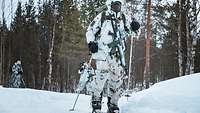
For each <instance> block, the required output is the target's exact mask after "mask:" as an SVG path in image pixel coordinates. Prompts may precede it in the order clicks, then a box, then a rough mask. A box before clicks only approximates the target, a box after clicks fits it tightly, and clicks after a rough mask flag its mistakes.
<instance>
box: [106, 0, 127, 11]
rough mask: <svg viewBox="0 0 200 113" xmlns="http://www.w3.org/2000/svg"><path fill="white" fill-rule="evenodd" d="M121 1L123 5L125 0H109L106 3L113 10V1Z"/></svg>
mask: <svg viewBox="0 0 200 113" xmlns="http://www.w3.org/2000/svg"><path fill="white" fill-rule="evenodd" d="M117 1H118V2H121V4H122V5H123V4H124V0H107V1H106V5H107V8H108V10H111V3H112V2H117Z"/></svg>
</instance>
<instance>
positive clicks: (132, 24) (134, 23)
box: [131, 18, 140, 31]
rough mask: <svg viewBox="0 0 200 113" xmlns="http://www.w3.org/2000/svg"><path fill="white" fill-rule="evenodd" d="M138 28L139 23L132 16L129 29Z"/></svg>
mask: <svg viewBox="0 0 200 113" xmlns="http://www.w3.org/2000/svg"><path fill="white" fill-rule="evenodd" d="M139 28H140V24H139V23H138V22H137V21H136V20H135V19H134V18H133V19H132V22H131V30H132V31H136V30H138V29H139Z"/></svg>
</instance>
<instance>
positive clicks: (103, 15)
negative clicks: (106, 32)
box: [101, 11, 106, 27]
mask: <svg viewBox="0 0 200 113" xmlns="http://www.w3.org/2000/svg"><path fill="white" fill-rule="evenodd" d="M105 19H106V12H105V11H103V12H102V14H101V27H102V25H103V23H104V21H105Z"/></svg>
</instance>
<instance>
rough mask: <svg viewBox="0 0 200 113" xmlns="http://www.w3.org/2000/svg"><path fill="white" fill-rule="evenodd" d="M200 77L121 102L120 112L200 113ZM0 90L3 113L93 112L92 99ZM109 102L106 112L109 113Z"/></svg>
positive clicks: (171, 82) (186, 78) (169, 83)
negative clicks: (75, 103)
mask: <svg viewBox="0 0 200 113" xmlns="http://www.w3.org/2000/svg"><path fill="white" fill-rule="evenodd" d="M199 86H200V74H193V75H188V76H184V77H179V78H176V79H171V80H167V81H164V82H160V83H157V84H155V85H154V86H152V87H151V88H149V89H147V90H144V91H141V92H138V93H135V94H132V97H130V98H128V101H127V98H125V97H123V98H121V99H120V102H119V105H120V109H121V112H120V113H200V88H199ZM76 96H77V95H76V94H70V93H68V94H66V93H55V92H49V91H39V90H33V89H13V88H3V87H0V113H89V112H90V113H91V110H92V108H91V106H90V96H87V95H80V98H79V99H78V102H77V105H76V107H75V111H69V109H71V108H72V107H73V104H74V101H75V99H76ZM106 109H107V107H106V99H105V98H104V100H103V110H102V111H104V112H106Z"/></svg>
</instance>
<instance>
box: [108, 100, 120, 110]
mask: <svg viewBox="0 0 200 113" xmlns="http://www.w3.org/2000/svg"><path fill="white" fill-rule="evenodd" d="M110 100H111V98H110V97H108V103H107V106H108V111H107V113H119V107H118V106H117V105H115V104H112V103H111V102H110Z"/></svg>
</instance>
